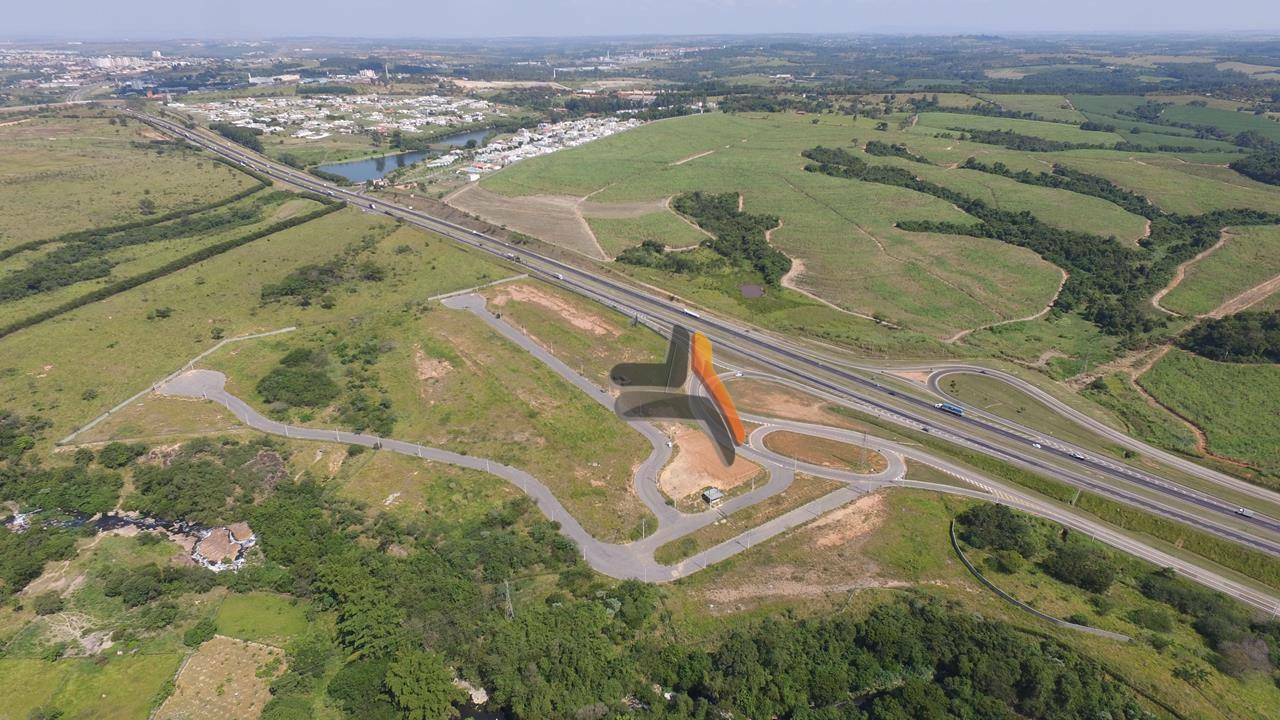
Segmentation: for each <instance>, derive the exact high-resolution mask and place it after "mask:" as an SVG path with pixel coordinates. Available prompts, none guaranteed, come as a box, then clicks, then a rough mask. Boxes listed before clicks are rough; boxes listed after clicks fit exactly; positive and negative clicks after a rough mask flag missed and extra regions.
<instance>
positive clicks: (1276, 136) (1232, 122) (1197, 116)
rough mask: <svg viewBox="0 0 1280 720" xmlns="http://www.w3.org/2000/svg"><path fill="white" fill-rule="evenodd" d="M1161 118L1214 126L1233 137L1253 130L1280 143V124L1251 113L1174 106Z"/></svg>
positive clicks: (1166, 110) (1213, 108)
mask: <svg viewBox="0 0 1280 720" xmlns="http://www.w3.org/2000/svg"><path fill="white" fill-rule="evenodd" d="M1160 117H1161V119H1165V120H1168V121H1170V122H1180V123H1192V124H1194V125H1212V126H1214V127H1216V128H1219V129H1221V130H1225V131H1227V132H1228V133H1231V134H1233V135H1234V134H1236V133H1241V132H1245V131H1246V130H1252V131H1254V132H1257V133H1261V134H1262V135H1264V136H1265V137H1267V138H1270V139H1271V140H1272V141H1273V142H1280V122H1275V121H1274V120H1270V119H1268V118H1265V117H1259V116H1257V115H1254V114H1253V113H1250V112H1236V111H1234V110H1226V109H1223V108H1216V107H1195V106H1192V105H1174V106H1173V107H1171V108H1167V109H1165V111H1164V112H1163V113H1161V114H1160Z"/></svg>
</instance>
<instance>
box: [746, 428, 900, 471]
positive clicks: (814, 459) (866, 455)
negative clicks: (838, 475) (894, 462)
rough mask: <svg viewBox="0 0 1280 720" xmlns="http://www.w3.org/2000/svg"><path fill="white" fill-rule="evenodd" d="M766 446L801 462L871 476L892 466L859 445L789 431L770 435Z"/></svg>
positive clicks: (881, 457)
mask: <svg viewBox="0 0 1280 720" xmlns="http://www.w3.org/2000/svg"><path fill="white" fill-rule="evenodd" d="M764 445H765V447H767V448H769V449H770V450H772V451H774V452H776V453H779V454H782V455H786V456H787V457H793V458H795V459H797V460H799V461H801V462H807V463H813V464H814V465H821V466H823V467H829V468H837V469H840V470H852V471H854V472H859V473H865V474H868V475H870V474H872V473H878V472H882V471H883V470H884V469H885V468H886V467H888V466H889V463H888V461H886V460H885V459H884V456H883V455H881V454H880V453H878V452H875V451H864V450H863V449H862V448H860V447H858V446H856V445H850V444H848V443H842V442H840V441H838V440H829V439H827V438H820V437H814V436H812V435H802V434H800V433H793V432H788V431H786V430H781V431H778V432H775V433H770V434H769V435H768V436H766V437H765V439H764Z"/></svg>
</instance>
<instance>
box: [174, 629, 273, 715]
mask: <svg viewBox="0 0 1280 720" xmlns="http://www.w3.org/2000/svg"><path fill="white" fill-rule="evenodd" d="M283 671H284V651H283V650H281V649H279V648H275V647H271V646H268V645H261V644H258V643H250V642H245V641H243V640H235V639H233V638H228V637H215V638H213V639H212V640H209V641H206V642H205V643H204V644H203V645H201V646H200V649H199V650H197V651H196V653H195V654H194V655H192V656H191V657H190V658H189V659H188V660H187V662H186V664H185V665H184V666H183V667H182V671H181V672H180V673H178V678H177V681H176V682H175V683H174V691H173V694H172V695H170V696H169V698H168V699H167V700H165V702H164V704H163V705H161V706H160V709H159V710H157V711H156V714H155V717H156V718H158V719H159V720H184V719H185V718H191V717H198V716H206V714H208V715H216V717H219V718H235V719H236V720H253V719H254V718H257V717H258V716H259V715H260V714H261V713H262V706H263V705H265V704H266V703H267V701H268V700H270V699H271V693H270V691H269V690H268V685H269V684H270V682H271V680H272V679H273V678H274V677H275V676H276V675H278V674H280V673H281V672H283Z"/></svg>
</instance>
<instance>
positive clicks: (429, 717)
mask: <svg viewBox="0 0 1280 720" xmlns="http://www.w3.org/2000/svg"><path fill="white" fill-rule="evenodd" d="M386 685H387V690H389V691H390V692H391V697H392V699H394V700H395V703H396V705H397V706H399V708H400V709H401V710H402V711H403V712H404V716H405V717H406V718H408V719H409V720H440V719H441V718H451V717H457V716H458V710H457V708H455V707H454V703H458V702H462V700H463V699H464V697H465V695H464V693H463V692H462V690H460V689H459V688H457V687H455V686H454V684H453V671H452V670H451V669H449V666H447V665H446V664H445V662H444V658H443V657H442V656H441V655H440V654H439V653H435V652H431V651H429V650H418V649H411V650H402V651H400V652H398V653H396V656H395V659H394V660H392V661H391V664H390V665H389V666H387V679H386Z"/></svg>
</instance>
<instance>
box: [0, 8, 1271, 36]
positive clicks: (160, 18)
mask: <svg viewBox="0 0 1280 720" xmlns="http://www.w3.org/2000/svg"><path fill="white" fill-rule="evenodd" d="M8 5H9V6H8V7H7V8H6V9H5V11H4V13H3V17H4V20H3V23H0V37H6V38H11V39H12V38H32V37H52V38H59V39H81V40H100V39H112V40H118V39H163V38H179V37H186V38H244V39H250V38H268V37H301V36H311V35H324V36H333V37H368V38H386V37H396V38H409V37H412V38H445V37H449V38H459V37H461V38H481V37H513V36H546V37H569V36H584V35H591V36H607V35H648V34H663V35H684V34H746V33H779V32H796V33H863V32H920V33H961V32H990V33H1042V32H1065V33H1118V32H1125V33H1132V32H1135V31H1137V32H1142V33H1159V32H1196V33H1207V32H1247V31H1254V32H1257V31H1280V1H1277V0H1214V1H1213V2H1205V1H1204V0H482V1H479V2H459V0H105V1H104V0H39V1H38V2H21V1H18V2H14V3H11V4H8Z"/></svg>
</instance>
